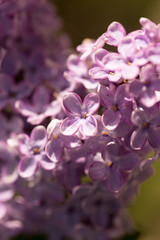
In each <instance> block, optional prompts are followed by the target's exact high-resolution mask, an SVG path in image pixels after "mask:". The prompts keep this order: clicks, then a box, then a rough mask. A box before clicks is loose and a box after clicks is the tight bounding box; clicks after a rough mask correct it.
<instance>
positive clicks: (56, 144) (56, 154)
mask: <svg viewBox="0 0 160 240" xmlns="http://www.w3.org/2000/svg"><path fill="white" fill-rule="evenodd" d="M62 153H63V148H62V146H61V142H60V140H58V139H57V140H55V139H53V140H51V141H49V142H48V143H47V145H46V154H47V156H48V157H49V159H51V160H52V161H53V162H57V161H59V160H60V159H61V157H62Z"/></svg>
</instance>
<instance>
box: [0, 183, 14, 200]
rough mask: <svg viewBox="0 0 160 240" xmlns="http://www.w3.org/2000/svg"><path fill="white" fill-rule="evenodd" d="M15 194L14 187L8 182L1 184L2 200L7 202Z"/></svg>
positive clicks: (0, 193) (0, 195)
mask: <svg viewBox="0 0 160 240" xmlns="http://www.w3.org/2000/svg"><path fill="white" fill-rule="evenodd" d="M13 195H14V190H13V188H12V187H11V186H10V185H8V184H3V183H1V184H0V202H6V201H8V200H10V199H11V198H12V197H13Z"/></svg>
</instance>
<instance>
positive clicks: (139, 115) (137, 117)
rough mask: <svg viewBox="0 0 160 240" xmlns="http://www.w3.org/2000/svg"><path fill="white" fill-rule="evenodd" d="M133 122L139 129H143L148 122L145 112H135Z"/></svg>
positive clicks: (132, 117)
mask: <svg viewBox="0 0 160 240" xmlns="http://www.w3.org/2000/svg"><path fill="white" fill-rule="evenodd" d="M131 120H132V122H133V124H134V125H136V126H138V127H141V126H142V125H143V123H144V122H146V121H148V119H147V115H146V113H145V111H141V110H138V111H133V112H132V116H131Z"/></svg>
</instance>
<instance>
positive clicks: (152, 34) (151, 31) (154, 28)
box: [139, 17, 160, 44]
mask: <svg viewBox="0 0 160 240" xmlns="http://www.w3.org/2000/svg"><path fill="white" fill-rule="evenodd" d="M139 21H140V24H141V25H142V29H143V31H144V32H145V35H146V36H147V38H148V39H149V41H150V42H151V43H154V44H155V43H158V41H159V37H160V34H159V30H160V26H159V25H156V24H155V23H154V22H152V21H150V20H149V19H148V18H144V17H141V18H140V20H139Z"/></svg>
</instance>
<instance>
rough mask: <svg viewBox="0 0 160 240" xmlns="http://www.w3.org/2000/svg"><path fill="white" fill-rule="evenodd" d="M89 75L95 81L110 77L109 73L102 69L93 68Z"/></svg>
mask: <svg viewBox="0 0 160 240" xmlns="http://www.w3.org/2000/svg"><path fill="white" fill-rule="evenodd" d="M89 75H90V76H91V77H92V78H95V79H105V78H107V77H108V75H109V73H108V71H106V70H105V69H103V68H101V67H93V68H91V69H90V70H89Z"/></svg>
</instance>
